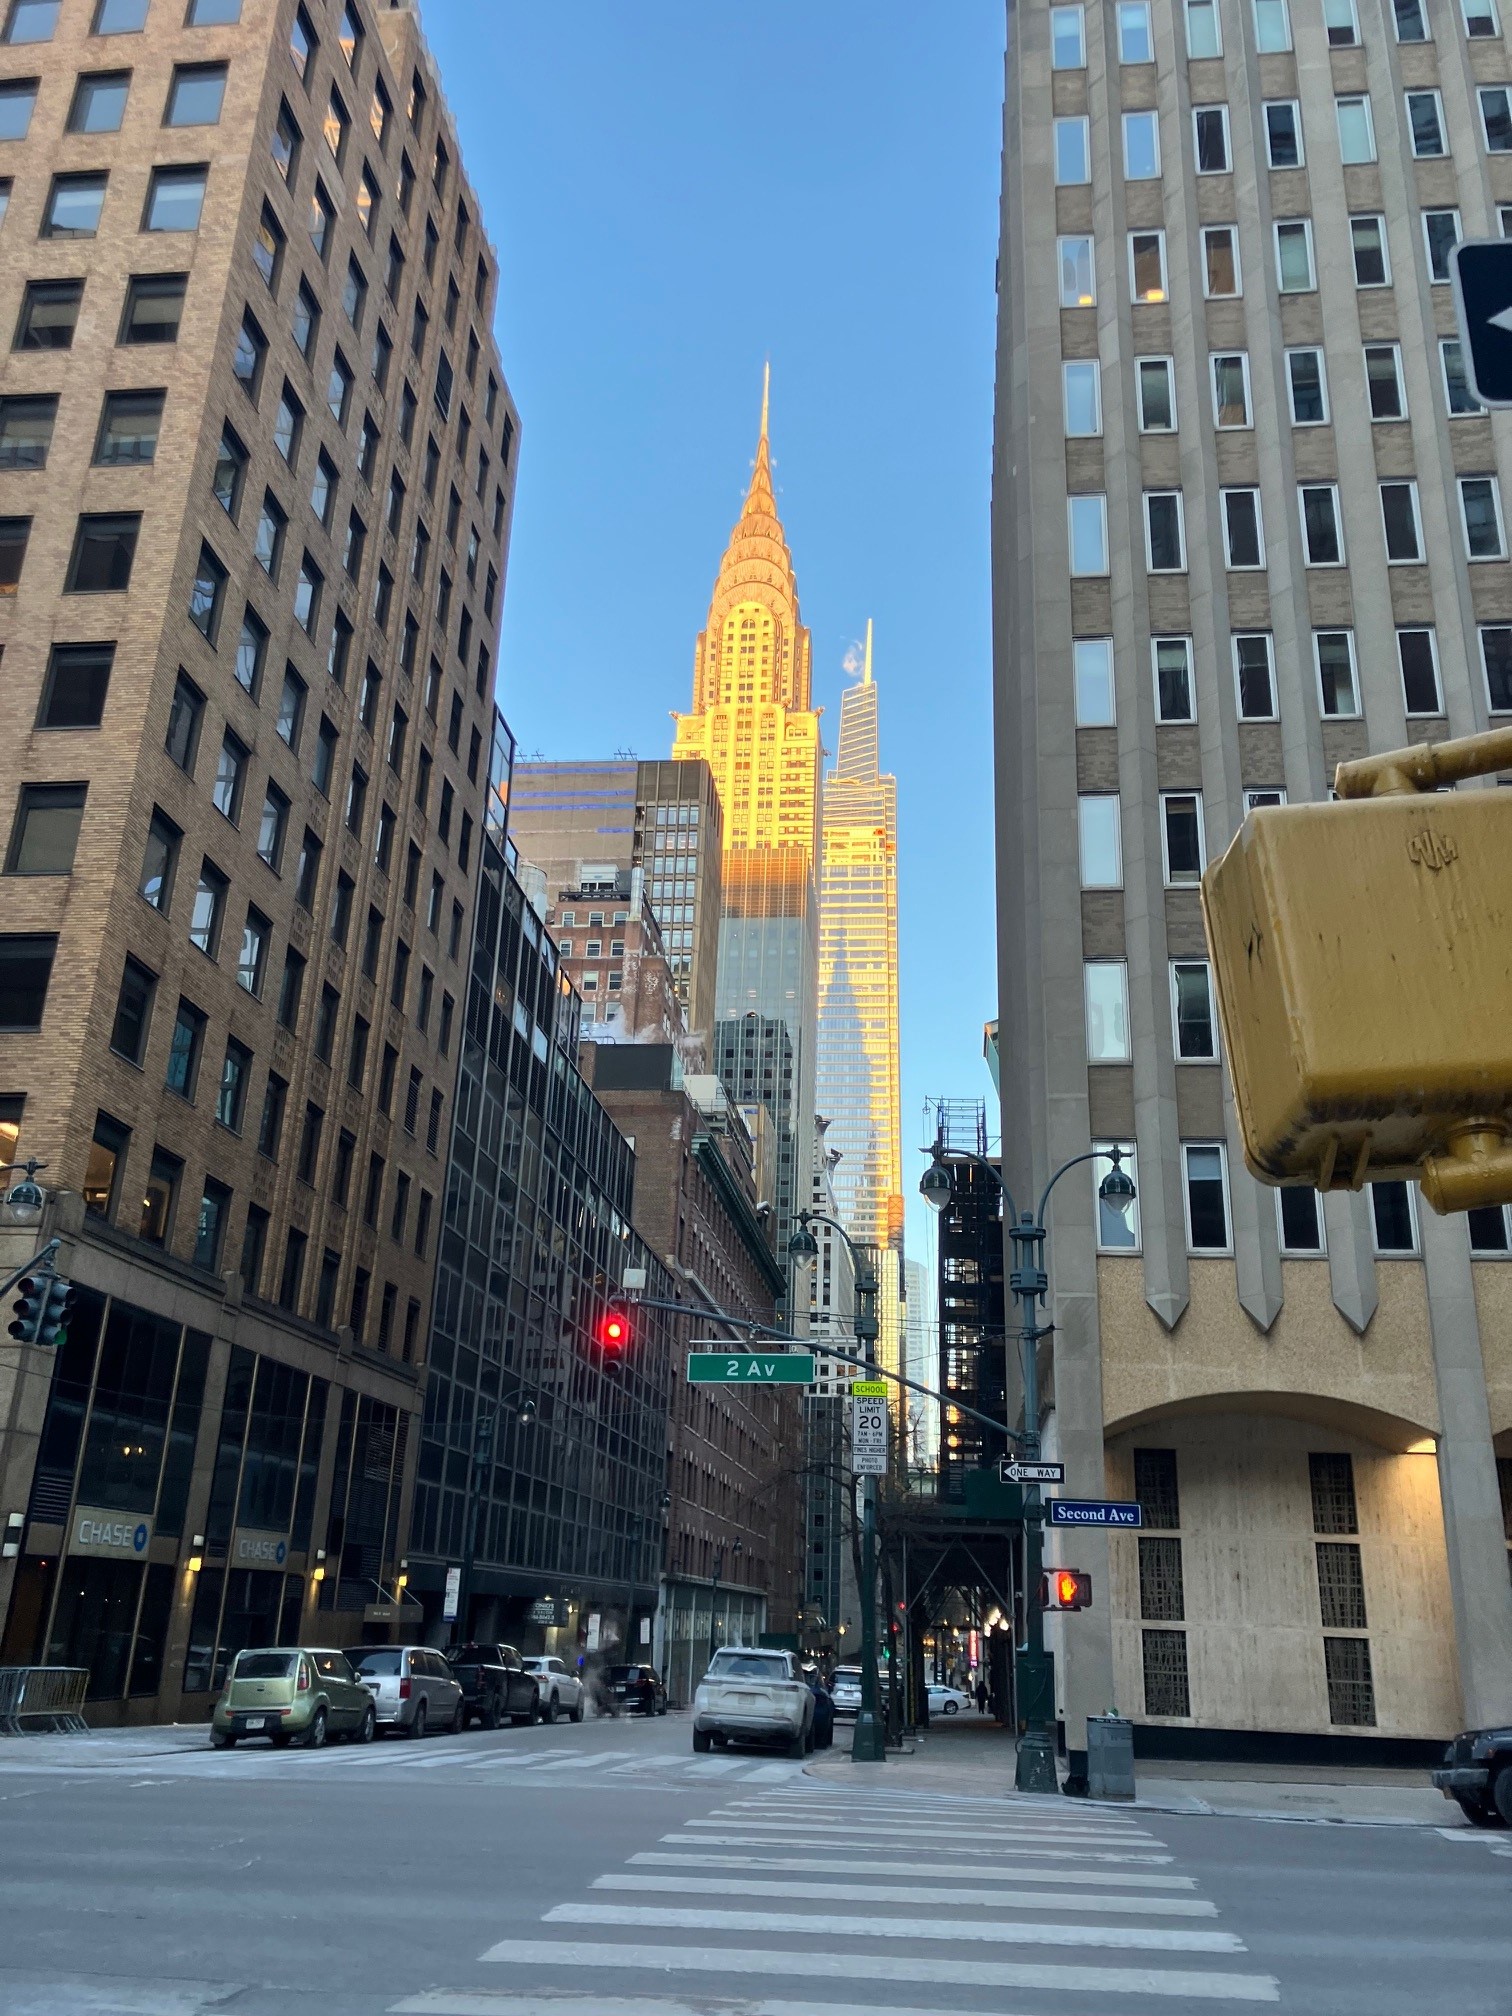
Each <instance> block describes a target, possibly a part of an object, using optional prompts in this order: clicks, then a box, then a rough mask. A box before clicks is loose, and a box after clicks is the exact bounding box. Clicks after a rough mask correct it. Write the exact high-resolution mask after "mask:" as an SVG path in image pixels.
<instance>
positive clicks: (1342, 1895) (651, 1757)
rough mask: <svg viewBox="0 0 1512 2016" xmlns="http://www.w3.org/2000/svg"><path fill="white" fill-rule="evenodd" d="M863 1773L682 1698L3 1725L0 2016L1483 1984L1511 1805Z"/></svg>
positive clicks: (836, 2009) (1337, 1992) (1510, 1939)
mask: <svg viewBox="0 0 1512 2016" xmlns="http://www.w3.org/2000/svg"><path fill="white" fill-rule="evenodd" d="M186 1746H188V1747H186ZM1005 1757H1006V1751H1005ZM863 1770H864V1767H858V1772H857V1778H856V1781H855V1782H854V1784H851V1783H848V1782H842V1783H841V1784H839V1785H832V1784H821V1783H816V1782H815V1781H814V1780H813V1779H811V1778H807V1777H805V1776H804V1774H803V1771H802V1768H801V1766H799V1765H798V1764H796V1763H790V1762H788V1761H787V1760H786V1759H776V1758H769V1757H764V1756H762V1755H760V1754H758V1753H752V1752H741V1753H734V1752H727V1753H725V1754H723V1755H718V1754H716V1755H714V1756H709V1757H698V1758H695V1757H694V1756H693V1755H692V1753H691V1745H690V1737H689V1726H688V1722H687V1718H686V1717H685V1716H679V1715H671V1716H668V1717H667V1718H665V1719H664V1720H660V1721H655V1722H650V1723H643V1722H638V1721H637V1722H630V1721H625V1720H620V1721H600V1722H588V1723H585V1724H583V1725H582V1726H581V1727H573V1726H566V1725H559V1726H557V1727H556V1728H552V1729H545V1728H541V1729H531V1730H502V1731H499V1732H498V1733H496V1734H493V1735H488V1734H484V1733H482V1732H476V1733H474V1734H472V1735H469V1736H465V1737H438V1738H431V1739H428V1740H427V1741H426V1742H425V1743H423V1744H414V1743H404V1742H395V1741H388V1742H384V1743H381V1744H379V1745H377V1746H374V1747H373V1748H371V1749H366V1750H358V1749H346V1748H336V1747H333V1748H330V1749H328V1750H326V1751H324V1752H320V1753H316V1754H313V1755H312V1754H306V1753H303V1752H281V1753H278V1754H275V1753H273V1752H271V1751H269V1750H266V1749H261V1748H259V1747H258V1746H256V1745H247V1746H245V1747H243V1748H240V1749H238V1750H237V1751H236V1752H234V1753H232V1754H229V1755H227V1754H220V1753H212V1752H210V1751H209V1749H208V1748H207V1747H204V1743H203V1739H202V1738H200V1737H198V1736H188V1737H186V1736H185V1735H184V1734H183V1733H182V1732H179V1733H177V1734H174V1733H171V1732H157V1731H138V1732H134V1733H131V1734H116V1733H113V1734H110V1735H100V1736H95V1737H81V1738H62V1737H57V1738H54V1737H44V1738H27V1739H22V1740H19V1741H9V1742H3V1743H0V2016H209V2012H215V2011H225V2012H227V2016H316V2012H319V2016H862V2012H866V2016H872V2012H890V2016H1094V2012H1104V2016H1139V2012H1153V2011H1155V2010H1162V2011H1165V2010H1169V2011H1175V2012H1179V2016H1242V2012H1243V2011H1244V2010H1245V2009H1246V2008H1248V2007H1252V2006H1254V2005H1256V2004H1258V2005H1261V2006H1265V2005H1270V2006H1275V2007H1279V2008H1280V2009H1283V2010H1286V2011H1290V2012H1294V2016H1409V2012H1410V2016H1422V2012H1425V2011H1431V2010H1437V2009H1440V2008H1442V2009H1452V2010H1453V2011H1454V2012H1455V2016H1507V2011H1508V2010H1509V2008H1512V1910H1509V1904H1512V1852H1509V1851H1512V1836H1507V1835H1500V1836H1498V1835H1486V1834H1478V1833H1473V1832H1471V1831H1470V1830H1465V1829H1461V1830H1457V1831H1456V1832H1455V1834H1454V1836H1453V1838H1446V1837H1445V1836H1444V1835H1442V1834H1440V1833H1439V1832H1437V1831H1436V1830H1435V1829H1433V1828H1419V1827H1380V1826H1358V1827H1340V1826H1319V1825H1309V1824H1298V1823H1267V1822H1263V1821H1253V1820H1236V1819H1224V1818H1217V1817H1214V1818H1188V1817H1185V1816H1181V1817H1176V1816H1171V1815H1167V1814H1163V1813H1141V1812H1129V1811H1126V1810H1113V1809H1106V1808H1090V1807H1087V1806H1084V1805H1080V1804H1073V1803H1072V1802H1067V1801H1064V1800H1061V1801H1044V1800H1019V1799H1014V1798H1010V1797H1008V1796H1007V1795H1006V1794H1004V1795H1000V1796H990V1792H989V1787H988V1785H987V1784H986V1783H985V1782H984V1785H983V1796H981V1797H978V1798H972V1799H960V1798H956V1797H944V1796H939V1795H935V1794H930V1793H921V1792H909V1791H906V1790H902V1789H898V1788H896V1787H895V1786H893V1785H891V1784H890V1783H889V1779H888V1772H887V1767H885V1766H883V1767H879V1768H876V1769H874V1770H865V1775H864V1776H863V1775H862V1773H863Z"/></svg>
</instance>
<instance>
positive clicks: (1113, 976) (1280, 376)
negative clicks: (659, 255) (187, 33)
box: [941, 0, 1512, 1755]
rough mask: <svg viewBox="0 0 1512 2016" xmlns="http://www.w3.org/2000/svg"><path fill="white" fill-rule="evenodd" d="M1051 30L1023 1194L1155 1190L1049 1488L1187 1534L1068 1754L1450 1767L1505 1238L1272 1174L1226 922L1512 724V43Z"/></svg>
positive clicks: (1080, 15) (1070, 1239)
mask: <svg viewBox="0 0 1512 2016" xmlns="http://www.w3.org/2000/svg"><path fill="white" fill-rule="evenodd" d="M1008 24H1009V47H1008V58H1007V90H1006V116H1005V127H1004V150H1003V190H1002V233H1001V260H1000V266H999V351H998V388H997V447H996V463H995V480H994V534H993V550H994V594H995V658H996V696H997V760H998V832H999V846H998V889H999V944H1000V946H1001V948H1002V953H1001V971H1000V989H1001V992H1000V1011H1001V1025H1000V1044H1001V1074H1002V1096H1003V1114H1004V1127H1003V1135H1004V1173H1005V1175H1006V1177H1007V1179H1008V1182H1009V1185H1010V1188H1011V1189H1012V1191H1013V1192H1014V1194H1015V1196H1016V1198H1017V1200H1018V1202H1019V1204H1020V1205H1021V1206H1023V1205H1025V1204H1027V1203H1028V1202H1030V1201H1031V1199H1032V1196H1033V1195H1037V1193H1038V1189H1039V1186H1040V1185H1042V1184H1043V1183H1044V1181H1045V1180H1046V1178H1047V1177H1048V1176H1049V1175H1050V1174H1051V1173H1052V1172H1053V1171H1055V1170H1056V1169H1057V1168H1058V1167H1059V1166H1060V1165H1061V1164H1062V1163H1064V1162H1065V1161H1067V1160H1068V1159H1069V1158H1071V1157H1073V1156H1076V1155H1079V1154H1082V1153H1084V1152H1085V1151H1086V1150H1087V1148H1088V1145H1089V1143H1090V1144H1097V1145H1099V1146H1102V1147H1110V1146H1111V1145H1113V1144H1115V1143H1117V1144H1119V1145H1120V1146H1122V1147H1123V1149H1124V1150H1125V1151H1126V1153H1127V1154H1129V1155H1130V1156H1131V1157H1132V1162H1131V1165H1130V1166H1131V1167H1132V1172H1133V1175H1134V1180H1135V1183H1136V1186H1137V1190H1138V1200H1137V1206H1136V1209H1135V1211H1134V1213H1133V1214H1132V1216H1131V1217H1130V1218H1128V1219H1125V1218H1122V1217H1120V1216H1119V1214H1118V1213H1117V1212H1113V1211H1109V1210H1106V1209H1105V1208H1104V1207H1103V1206H1102V1205H1101V1204H1100V1203H1099V1201H1098V1198H1097V1191H1096V1183H1097V1180H1098V1178H1099V1177H1100V1176H1101V1174H1102V1173H1103V1172H1104V1170H1105V1169H1106V1167H1107V1164H1106V1162H1105V1161H1099V1162H1094V1163H1092V1164H1091V1165H1089V1167H1088V1169H1087V1170H1085V1171H1076V1170H1073V1171H1072V1172H1071V1173H1070V1174H1069V1175H1068V1176H1067V1178H1066V1179H1065V1181H1063V1182H1062V1183H1060V1185H1059V1187H1058V1188H1057V1190H1056V1191H1055V1194H1054V1198H1053V1202H1052V1211H1051V1237H1050V1242H1049V1255H1050V1266H1051V1268H1052V1270H1053V1279H1054V1294H1053V1311H1052V1314H1053V1320H1054V1323H1055V1326H1056V1329H1055V1336H1054V1343H1053V1348H1052V1347H1049V1346H1047V1347H1045V1351H1046V1367H1047V1371H1048V1373H1049V1375H1050V1383H1049V1386H1048V1389H1047V1390H1048V1392H1049V1394H1050V1397H1051V1408H1052V1412H1051V1416H1050V1420H1049V1424H1048V1435H1049V1441H1050V1453H1054V1454H1057V1455H1059V1456H1060V1457H1062V1458H1063V1459H1064V1461H1065V1463H1066V1466H1067V1488H1068V1490H1070V1491H1071V1492H1073V1493H1074V1494H1077V1495H1091V1496H1101V1495H1103V1494H1104V1493H1105V1492H1106V1494H1107V1495H1109V1496H1112V1497H1117V1498H1131V1497H1133V1498H1138V1499H1139V1501H1140V1503H1141V1504H1142V1506H1143V1510H1144V1530H1143V1533H1142V1534H1141V1535H1140V1536H1137V1537H1136V1536H1134V1535H1117V1536H1115V1537H1113V1538H1112V1539H1111V1540H1105V1539H1101V1538H1099V1537H1097V1536H1095V1535H1092V1534H1078V1535H1077V1538H1076V1541H1075V1544H1074V1547H1072V1546H1070V1544H1069V1543H1068V1545H1067V1550H1066V1556H1065V1558H1067V1559H1070V1558H1071V1557H1073V1556H1074V1565H1076V1566H1079V1567H1083V1568H1086V1569H1089V1570H1090V1571H1091V1573H1092V1578H1093V1589H1094V1592H1096V1594H1095V1597H1094V1606H1093V1608H1092V1609H1091V1610H1090V1611H1088V1612H1087V1613H1085V1614H1084V1615H1082V1616H1079V1617H1077V1618H1075V1619H1074V1620H1072V1622H1071V1623H1070V1625H1069V1626H1068V1627H1067V1628H1066V1629H1065V1630H1064V1632H1063V1633H1062V1634H1061V1638H1060V1646H1059V1650H1060V1654H1061V1658H1060V1683H1061V1687H1062V1701H1061V1708H1062V1712H1063V1714H1064V1717H1065V1724H1066V1734H1067V1740H1068V1744H1069V1747H1070V1749H1071V1751H1072V1752H1073V1753H1076V1752H1078V1751H1080V1750H1081V1748H1082V1747H1083V1745H1084V1741H1085V1735H1084V1730H1085V1717H1086V1715H1087V1714H1088V1713H1089V1712H1099V1713H1100V1712H1102V1711H1103V1710H1105V1709H1106V1707H1107V1706H1108V1704H1109V1702H1111V1701H1116V1702H1117V1703H1118V1705H1119V1706H1120V1707H1121V1708H1123V1709H1126V1710H1129V1711H1132V1713H1133V1714H1134V1716H1135V1718H1136V1720H1137V1721H1138V1723H1139V1724H1140V1725H1141V1726H1140V1728H1139V1730H1138V1732H1137V1734H1138V1738H1139V1740H1140V1742H1141V1743H1143V1744H1144V1745H1145V1746H1146V1747H1149V1748H1164V1749H1166V1750H1168V1751H1175V1750H1182V1749H1185V1750H1187V1751H1189V1752H1191V1751H1202V1750H1206V1751H1209V1752H1210V1751H1211V1750H1213V1749H1214V1748H1215V1747H1222V1746H1224V1745H1228V1746H1230V1747H1236V1746H1244V1747H1246V1748H1248V1749H1250V1750H1252V1751H1263V1750H1265V1749H1266V1748H1270V1749H1282V1748H1290V1749H1291V1750H1292V1751H1294V1752H1295V1751H1299V1750H1301V1751H1307V1750H1310V1751H1311V1752H1312V1753H1313V1754H1317V1755H1322V1754H1327V1753H1329V1752H1331V1751H1338V1750H1340V1749H1342V1748H1346V1747H1349V1746H1350V1745H1351V1744H1352V1745H1353V1746H1355V1748H1356V1749H1357V1750H1358V1748H1359V1746H1360V1745H1361V1744H1363V1743H1370V1742H1374V1743H1377V1744H1379V1743H1380V1742H1381V1741H1382V1740H1383V1739H1387V1740H1396V1741H1400V1742H1416V1743H1419V1744H1427V1743H1431V1742H1437V1741H1438V1740H1440V1739H1442V1737H1443V1736H1444V1735H1445V1733H1446V1732H1449V1731H1452V1730H1454V1729H1455V1728H1457V1727H1459V1726H1461V1725H1462V1724H1463V1723H1465V1722H1467V1721H1468V1722H1471V1723H1474V1722H1477V1721H1486V1720H1490V1719H1492V1718H1493V1717H1494V1716H1497V1715H1500V1716H1502V1717H1505V1716H1506V1715H1507V1714H1509V1713H1512V1592H1509V1584H1508V1573H1507V1544H1508V1539H1509V1537H1512V1524H1508V1523H1506V1522H1508V1521H1509V1519H1512V1512H1509V1509H1508V1508H1509V1503H1512V1490H1509V1476H1512V1473H1509V1471H1508V1469H1507V1467H1506V1466H1507V1464H1508V1460H1509V1458H1512V1355H1509V1341H1508V1340H1509V1335H1512V1328H1509V1311H1512V1272H1509V1250H1512V1233H1509V1225H1508V1220H1507V1215H1506V1214H1505V1213H1504V1212H1502V1211H1499V1210H1498V1211H1493V1212H1484V1213H1472V1214H1471V1215H1470V1219H1469V1222H1468V1223H1467V1222H1466V1220H1465V1218H1463V1217H1458V1218H1444V1219H1441V1218H1438V1217H1435V1216H1434V1214H1433V1213H1432V1212H1431V1211H1430V1210H1429V1209H1427V1207H1426V1206H1425V1205H1424V1204H1423V1203H1422V1202H1421V1200H1420V1199H1419V1197H1418V1196H1417V1195H1416V1193H1415V1191H1413V1190H1411V1189H1410V1188H1409V1187H1408V1186H1406V1185H1404V1184H1401V1183H1386V1184H1380V1185H1376V1186H1374V1188H1373V1189H1366V1190H1362V1191H1359V1192H1356V1193H1353V1194H1352V1193H1350V1192H1348V1191H1337V1192H1333V1193H1330V1194H1328V1195H1326V1196H1318V1195H1316V1194H1315V1193H1313V1192H1311V1191H1288V1192H1284V1193H1280V1194H1278V1193H1276V1192H1274V1191H1272V1190H1270V1189H1266V1188H1263V1187H1261V1186H1260V1185H1259V1184H1257V1183H1256V1182H1255V1181H1253V1180H1252V1179H1251V1177H1250V1176H1249V1174H1248V1173H1247V1171H1246V1169H1245V1167H1244V1163H1243V1158H1242V1154H1241V1151H1240V1144H1239V1140H1238V1136H1237V1132H1236V1128H1235V1122H1234V1114H1233V1107H1232V1102H1231V1099H1230V1096H1229V1090H1228V1086H1227V1083H1226V1079H1225V1067H1224V1063H1223V1059H1222V1057H1221V1055H1220V1045H1219V1041H1218V1031H1217V1022H1216V1015H1215V1008H1214V1001H1213V994H1212V984H1211V976H1210V972H1209V968H1208V963H1207V947H1206V943H1205V939H1204V934H1203V927H1202V921H1201V916H1200V913H1199V907H1198V887H1197V885H1198V882H1199V879H1200V876H1201V874H1202V870H1203V867H1204V865H1205V863H1206V862H1207V861H1209V860H1213V859H1216V858H1217V856H1218V855H1219V854H1220V853H1221V852H1222V850H1223V849H1224V848H1225V847H1226V846H1227V845H1228V843H1229V841H1230V840H1231V838H1232V836H1233V835H1234V833H1235V831H1236V829H1237V828H1238V826H1239V825H1240V823H1241V821H1242V819H1243V818H1244V816H1245V813H1246V812H1247V810H1249V809H1250V808H1252V807H1254V806H1257V805H1261V804H1273V803H1276V802H1277V801H1278V800H1285V799H1288V798H1289V799H1291V800H1294V801H1295V800H1320V799H1323V798H1325V797H1326V796H1327V793H1328V789H1329V784H1330V780H1331V777H1332V774H1333V769H1334V766H1335V764H1336V763H1337V762H1339V761H1340V760H1341V759H1344V758H1349V757H1355V756H1359V755H1362V754H1364V753H1365V752H1367V751H1370V750H1384V749H1390V748H1393V747H1397V746H1400V745H1402V744H1404V743H1406V742H1408V741H1411V740H1422V739H1424V738H1429V739H1432V738H1436V737H1442V736H1444V735H1446V734H1464V733H1468V732H1470V731H1473V730H1475V729H1478V728H1483V727H1485V726H1487V725H1488V724H1490V723H1491V722H1492V721H1493V720H1498V719H1505V718H1506V716H1507V714H1508V712H1509V711H1512V562H1509V560H1508V557H1507V546H1506V537H1505V530H1504V522H1503V513H1502V503H1501V491H1500V474H1501V464H1502V458H1503V457H1504V456H1507V455H1508V454H1509V452H1512V431H1509V430H1512V421H1509V419H1508V417H1507V416H1506V415H1505V414H1488V413H1485V412H1482V411H1480V410H1479V409H1478V408H1477V406H1476V404H1475V402H1474V399H1473V398H1472V397H1471V395H1470V393H1469V390H1468V387H1467V384H1466V381H1465V375H1464V362H1463V358H1462V357H1461V354H1460V348H1459V341H1458V336H1457V331H1456V326H1455V319H1454V310H1453V304H1452V300H1451V290H1450V287H1449V284H1448V265H1447V260H1448V254H1449V251H1450V248H1451V247H1452V245H1453V243H1454V241H1455V240H1456V239H1457V238H1461V237H1464V238H1472V237H1487V236H1492V237H1494V236H1497V235H1500V234H1501V233H1503V232H1504V231H1505V230H1506V229H1507V228H1508V227H1509V225H1512V55H1509V50H1508V45H1507V41H1506V39H1505V33H1504V30H1505V29H1506V28H1507V27H1508V26H1512V24H1509V23H1507V22H1506V20H1505V13H1504V10H1503V11H1502V12H1498V9H1497V7H1496V5H1495V4H1494V0H1462V4H1451V0H1327V4H1325V5H1321V6H1312V5H1305V6H1304V5H1302V4H1300V0H1180V4H1178V0H1169V4H1167V0H1160V4H1144V0H1135V4H1132V5H1120V6H1116V7H1113V6H1108V7H1101V6H1094V5H1086V6H1083V5H1075V4H1073V5H1050V6H1038V7H1028V6H1011V7H1010V8H1009V9H1008ZM1383 928H1389V920H1383ZM1446 1012H1452V1008H1447V1007H1446ZM941 1314H942V1321H944V1320H945V1317H946V1312H945V1310H944V1309H943V1308H942V1312H941ZM1498 1465H1500V1466H1502V1468H1501V1478H1502V1493H1503V1495H1502V1497H1501V1499H1500V1501H1499V1499H1498ZM1104 1592H1106V1595H1105V1594H1104Z"/></svg>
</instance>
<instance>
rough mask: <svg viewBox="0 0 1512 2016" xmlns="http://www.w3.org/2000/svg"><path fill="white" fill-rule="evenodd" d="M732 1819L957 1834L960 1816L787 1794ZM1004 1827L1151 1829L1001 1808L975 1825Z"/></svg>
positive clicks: (1127, 1833) (1139, 1835) (1137, 1834)
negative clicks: (827, 1803) (900, 1826)
mask: <svg viewBox="0 0 1512 2016" xmlns="http://www.w3.org/2000/svg"><path fill="white" fill-rule="evenodd" d="M722 1810H723V1811H724V1813H726V1814H727V1815H728V1817H729V1818H731V1819H741V1820H754V1819H757V1818H758V1817H760V1816H762V1815H766V1816H768V1817H770V1818H771V1819H772V1820H774V1821H777V1820H802V1821H805V1822H813V1823H816V1824H818V1825H820V1826H856V1825H865V1826H871V1825H877V1826H886V1825H896V1824H897V1823H898V1822H907V1824H908V1825H909V1826H912V1827H920V1828H923V1829H925V1830H928V1831H931V1832H940V1833H958V1832H959V1831H960V1815H959V1814H944V1813H942V1814H940V1815H939V1816H938V1818H937V1819H936V1818H935V1817H934V1816H933V1815H930V1814H924V1813H914V1812H911V1811H910V1810H909V1809H908V1808H907V1807H903V1806H862V1805H855V1806H852V1805H849V1804H847V1805H846V1806H844V1807H827V1808H821V1807H820V1805H819V1802H816V1801H815V1800H812V1799H793V1798H790V1797H789V1796H788V1794H786V1793H785V1792H784V1793H778V1792H772V1793H768V1794H766V1795H765V1796H764V1797H762V1798H757V1799H731V1800H729V1801H727V1802H726V1804H725V1806H724V1808H723V1809H722ZM994 1825H997V1826H1003V1827H1013V1828H1022V1829H1025V1830H1028V1831H1030V1832H1033V1833H1037V1834H1038V1833H1043V1834H1073V1835H1077V1836H1086V1837H1091V1836H1093V1835H1095V1836H1097V1837H1098V1838H1099V1839H1108V1840H1111V1839H1117V1840H1120V1841H1137V1840H1141V1839H1145V1838H1147V1836H1148V1829H1146V1828H1144V1827H1139V1826H1136V1825H1135V1824H1134V1822H1133V1821H1130V1820H1080V1819H1076V1818H1073V1817H1072V1816H1071V1815H1069V1814H1044V1815H1041V1814H1038V1813H1016V1812H1014V1811H1013V1809H1012V1808H1011V1807H999V1808H998V1810H997V1812H996V1813H995V1814H994V1815H993V1817H992V1818H991V1819H986V1818H984V1819H983V1820H982V1821H980V1822H979V1821H977V1820H976V1819H975V1818H974V1819H973V1821H972V1831H973V1833H975V1832H976V1831H977V1829H978V1827H979V1826H988V1827H991V1826H994Z"/></svg>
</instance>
